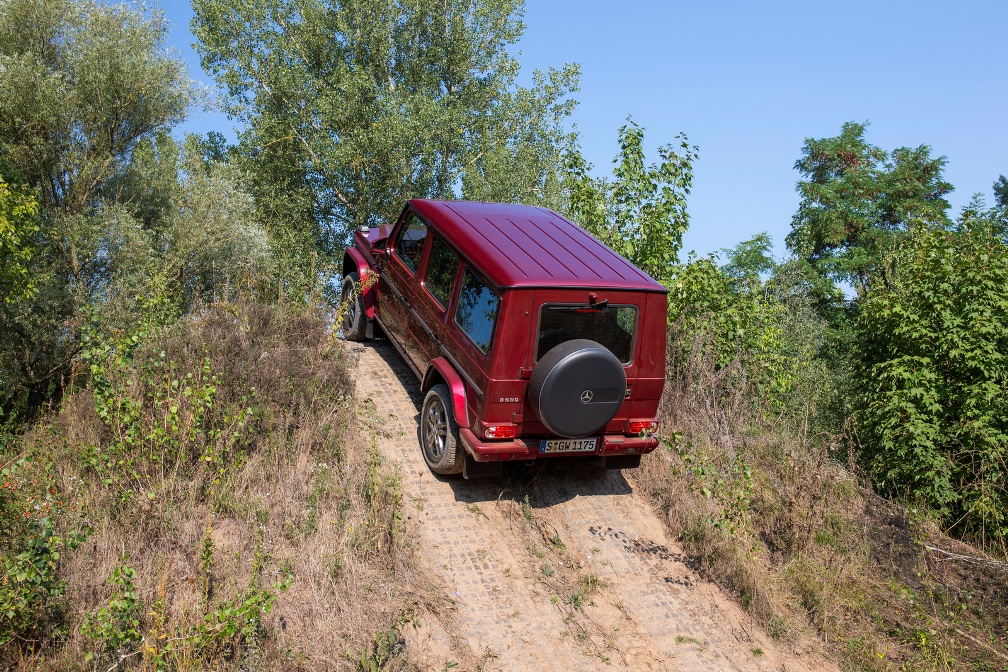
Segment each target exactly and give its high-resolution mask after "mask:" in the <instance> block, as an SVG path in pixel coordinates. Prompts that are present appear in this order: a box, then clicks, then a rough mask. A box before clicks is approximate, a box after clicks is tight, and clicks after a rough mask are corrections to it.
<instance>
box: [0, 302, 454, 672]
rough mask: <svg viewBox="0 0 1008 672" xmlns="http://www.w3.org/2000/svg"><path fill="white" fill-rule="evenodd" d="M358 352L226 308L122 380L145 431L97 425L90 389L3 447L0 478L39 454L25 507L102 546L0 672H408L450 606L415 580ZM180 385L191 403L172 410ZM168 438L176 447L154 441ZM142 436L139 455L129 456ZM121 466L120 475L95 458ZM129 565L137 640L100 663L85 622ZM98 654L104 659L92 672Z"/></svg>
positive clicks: (92, 549)
mask: <svg viewBox="0 0 1008 672" xmlns="http://www.w3.org/2000/svg"><path fill="white" fill-rule="evenodd" d="M345 352H346V351H345V349H344V348H343V347H342V344H341V343H339V342H336V341H334V340H333V339H332V337H331V334H330V332H329V330H328V329H327V327H326V322H325V321H324V320H323V319H321V318H320V317H318V316H312V315H304V314H287V313H284V312H283V311H282V310H280V309H276V308H270V307H266V306H258V305H237V306H236V305H219V306H213V307H211V308H210V309H208V310H207V311H206V312H205V314H203V315H201V316H200V317H199V318H198V319H194V320H192V321H190V322H187V323H185V324H182V325H179V326H178V327H177V328H175V329H173V330H172V331H171V333H169V334H168V335H167V336H165V337H163V338H161V339H159V340H158V342H156V343H150V344H147V345H145V346H143V347H142V348H141V349H140V350H138V351H137V352H136V353H135V354H134V356H133V359H132V360H131V362H130V363H129V365H128V367H127V368H126V369H125V370H124V371H120V372H118V373H117V374H116V375H117V376H118V377H117V378H115V382H116V384H117V385H119V386H120V387H119V388H117V389H119V390H120V394H121V395H122V396H123V397H125V398H129V399H132V400H133V401H135V402H138V404H139V408H140V410H139V411H137V413H138V414H139V420H137V421H136V423H134V425H130V424H129V423H123V422H111V423H110V422H107V421H103V420H102V419H100V418H99V416H98V414H97V413H96V410H95V409H96V404H95V396H94V394H93V390H92V388H90V387H86V388H84V389H79V390H78V391H77V392H76V393H74V394H72V395H70V396H69V398H68V399H67V401H66V402H65V403H64V405H63V408H62V410H61V411H60V412H59V413H58V414H57V415H56V416H55V417H53V418H51V419H48V420H45V421H43V422H41V423H40V424H38V425H37V426H36V427H34V428H32V429H31V430H30V431H28V432H27V433H26V434H25V435H24V436H22V437H20V439H19V440H18V441H17V446H16V448H14V449H13V450H10V448H11V447H10V446H8V450H7V452H6V454H4V455H2V456H0V465H3V464H9V463H11V462H13V460H14V458H15V457H17V456H21V457H27V458H28V463H27V466H25V467H23V468H22V473H21V477H22V480H23V481H24V483H25V487H26V488H29V489H31V488H33V489H32V490H31V493H29V494H27V495H25V494H24V493H22V494H21V495H19V496H26V497H27V499H25V500H24V501H26V502H33V501H34V502H39V501H50V502H52V503H53V506H54V507H55V508H53V509H52V511H51V513H50V517H51V519H53V520H55V521H56V525H57V527H58V528H59V530H60V531H66V530H70V529H74V528H82V527H90V528H91V529H92V530H93V531H92V532H91V533H90V535H89V536H88V538H87V539H86V541H85V542H84V543H83V544H82V545H81V546H80V548H78V549H77V550H76V551H73V552H67V553H64V555H63V556H62V559H61V560H60V561H59V575H60V577H62V578H63V579H65V581H66V596H65V599H63V600H62V601H61V603H60V608H59V609H58V610H57V612H58V613H55V614H54V615H53V617H52V621H51V622H49V623H47V624H46V626H47V627H44V628H39V629H37V630H36V631H34V632H33V633H31V634H30V636H28V635H24V634H22V635H21V637H20V639H16V640H15V641H13V642H12V643H10V644H9V645H8V646H6V647H5V648H4V649H3V650H2V651H0V669H76V668H81V669H91V668H95V667H98V663H99V662H100V663H101V665H100V667H101V669H106V668H108V667H110V666H112V665H115V664H117V663H118V665H119V668H120V669H122V668H127V667H128V668H134V669H148V668H150V669H154V667H156V666H157V665H156V663H157V662H158V661H159V660H160V661H163V665H164V668H165V669H179V670H196V669H206V668H208V667H213V668H214V669H246V670H252V669H263V670H266V669H312V670H325V669H333V670H335V669H341V670H343V669H352V668H355V667H358V666H362V654H363V657H364V659H365V661H364V663H366V665H365V667H367V668H370V665H371V663H372V662H374V663H376V664H377V666H378V667H377V668H376V669H407V668H409V666H410V663H409V651H408V650H407V649H406V647H405V644H404V641H405V640H404V639H403V637H402V636H401V631H402V630H403V629H404V628H406V627H407V624H408V623H410V622H411V621H412V620H413V618H414V615H415V614H417V613H421V612H422V613H430V612H435V613H437V612H443V611H444V610H445V609H446V607H445V605H444V604H443V599H442V598H441V597H440V594H441V593H440V591H439V590H438V587H437V585H436V583H435V582H433V581H432V580H431V579H430V578H429V577H428V576H426V575H424V574H423V572H422V571H421V570H420V569H419V568H418V565H417V562H416V556H415V549H414V548H412V547H411V545H410V542H409V540H410V539H411V538H413V535H411V534H409V531H408V530H407V529H406V525H407V523H406V522H405V521H404V520H403V519H402V517H401V516H400V508H401V502H400V491H399V483H398V478H397V476H396V475H395V474H392V473H389V471H388V469H387V468H386V467H384V466H383V465H382V464H381V462H380V459H379V457H378V453H377V451H376V450H375V448H374V445H373V431H375V428H374V427H373V426H371V425H369V424H368V420H367V417H366V413H362V409H360V408H358V407H357V405H356V403H355V401H354V398H353V382H352V378H351V376H350V371H349V368H348V362H347V361H346V359H345V358H346V354H345ZM152 362H161V363H162V364H161V365H159V366H160V367H161V368H157V367H154V368H151V366H150V365H151V363H152ZM165 362H171V363H172V366H171V367H167V368H166V367H165V366H164V365H163V364H164V363H165ZM152 371H153V373H152ZM166 371H168V372H169V373H167V374H165V372H166ZM186 374H193V377H192V378H187V377H186ZM159 375H160V376H162V378H158V376H159ZM164 375H167V378H164ZM172 377H175V378H178V379H179V380H181V381H182V382H181V384H180V385H179V386H178V390H179V393H178V394H177V395H176V396H175V397H172V399H170V400H169V401H168V402H166V403H161V404H160V405H159V404H158V403H156V402H155V400H156V399H157V395H158V394H159V392H158V390H159V389H160V390H162V391H163V390H166V389H167V390H170V389H171V387H170V380H169V379H170V378H172ZM186 381H188V382H189V384H190V386H191V387H193V388H197V389H206V387H207V386H212V387H213V388H214V390H213V393H212V394H213V397H212V404H211V405H210V407H209V408H202V410H201V407H198V405H197V404H196V403H195V402H191V401H189V399H190V398H191V397H189V396H184V395H182V394H181V390H182V387H183V386H185V384H186ZM193 381H196V382H193ZM78 387H80V385H78ZM253 388H254V393H253V392H252V389H253ZM162 401H164V400H162ZM173 405H174V406H177V409H176V410H175V411H174V412H172V411H170V408H171V407H172V406H173ZM166 409H169V410H166ZM243 410H244V411H246V412H245V413H244V415H243ZM201 413H202V415H200V414H201ZM173 424H174V426H176V427H181V429H176V430H173V431H174V434H172V436H174V437H176V438H175V439H173V440H172V441H173V442H172V441H169V442H168V444H166V445H168V446H169V448H165V447H164V446H161V445H160V444H157V441H154V440H153V439H150V440H149V439H146V438H143V437H148V436H153V435H155V434H156V432H155V429H156V428H158V427H161V428H164V427H168V426H171V425H173ZM130 426H135V427H140V428H141V430H140V431H138V432H137V433H136V434H137V435H138V436H140V437H141V439H142V440H139V441H137V442H136V443H135V444H131V445H130V446H127V448H129V450H128V451H122V450H120V451H119V452H117V450H116V449H114V448H113V447H114V446H117V445H119V444H118V443H117V442H121V439H122V436H124V435H125V434H126V433H127V432H126V430H124V427H126V428H128V427H130ZM186 427H191V428H193V431H192V432H191V433H190V434H188V435H187V434H186ZM215 427H216V428H218V429H220V428H224V430H225V431H223V432H221V433H220V435H218V434H215V433H214V431H213V428H215ZM179 436H182V437H183V438H182V439H178V438H177V437H179ZM187 436H188V438H185V437H187ZM208 446H209V447H210V448H208ZM126 454H128V455H133V456H134V457H135V460H134V461H133V462H129V463H127V464H126V465H125V466H124V465H123V464H122V463H120V464H119V465H118V466H117V465H112V466H111V467H110V466H109V465H107V464H104V463H103V462H101V460H99V461H98V462H97V464H96V463H94V462H93V460H94V459H95V455H100V456H102V457H101V459H106V458H110V457H116V456H118V457H119V458H120V459H121V458H122V456H123V455H126ZM127 459H128V458H127ZM89 460H91V461H92V462H91V463H90V464H89ZM126 472H129V474H128V475H127V474H126ZM33 481H34V482H33ZM40 481H41V483H42V486H39V482H40ZM41 487H45V488H47V489H48V490H49V491H50V492H43V491H42V490H41V489H40V488H41ZM43 495H45V498H48V499H45V498H43ZM19 501H20V500H19ZM56 502H58V505H57V504H56ZM123 564H128V565H129V566H131V567H132V568H133V569H134V570H135V572H136V577H135V592H136V595H137V597H138V599H139V602H140V603H141V608H140V609H139V610H137V611H135V617H136V618H137V629H138V632H139V635H138V636H136V637H133V638H132V639H130V638H129V637H127V644H126V645H125V646H120V647H116V648H114V649H108V650H103V648H102V647H103V645H104V643H105V641H107V640H97V641H96V640H95V638H93V637H87V636H85V635H84V634H82V626H83V624H84V622H85V619H86V618H87V617H88V615H89V614H90V615H92V616H91V618H92V619H94V618H95V616H94V615H95V614H96V613H97V610H99V609H100V608H102V607H104V606H107V605H108V603H109V599H110V598H111V597H114V596H115V595H116V592H115V591H114V589H113V587H112V586H111V585H110V584H109V582H108V579H109V577H110V576H111V575H112V573H113V571H114V570H115V569H116V568H118V567H120V566H121V565H123ZM285 586H288V587H286V589H284V587H285ZM250 599H252V600H253V603H252V607H250V608H248V609H246V610H245V611H244V612H242V611H241V609H242V606H243V605H245V604H248V600H250ZM256 599H258V600H260V601H259V602H255V601H254V600H256ZM264 606H271V607H272V608H271V609H269V610H268V613H266V609H264V608H263V607H264ZM229 610H231V611H229ZM236 613H237V616H236V615H235V614H236ZM228 619H231V620H230V621H229V620H228ZM105 620H106V621H109V622H112V623H113V624H114V625H116V627H120V628H122V627H124V626H123V622H117V621H116V620H115V619H108V618H106V619H105ZM229 624H230V625H236V627H237V632H234V633H232V632H230V630H228V626H229ZM88 653H92V654H96V655H97V656H98V658H97V659H96V660H95V661H94V662H88V663H86V664H85V656H86V655H87V654H88ZM464 653H465V652H463V654H464Z"/></svg>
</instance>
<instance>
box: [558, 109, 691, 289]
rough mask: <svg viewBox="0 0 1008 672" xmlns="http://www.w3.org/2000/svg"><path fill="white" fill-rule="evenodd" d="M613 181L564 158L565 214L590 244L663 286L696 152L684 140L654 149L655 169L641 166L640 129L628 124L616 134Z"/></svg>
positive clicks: (673, 260)
mask: <svg viewBox="0 0 1008 672" xmlns="http://www.w3.org/2000/svg"><path fill="white" fill-rule="evenodd" d="M619 144H620V154H619V156H618V157H616V158H615V159H613V163H614V164H616V168H615V169H614V170H613V179H612V180H611V181H610V180H608V179H605V178H594V177H592V176H591V175H590V172H591V169H592V167H591V165H589V164H587V163H586V162H585V161H584V159H583V157H581V155H580V154H579V153H578V152H576V151H571V152H568V153H567V154H566V165H565V177H564V186H565V187H566V189H567V194H568V206H567V208H566V211H567V212H568V213H569V214H570V216H571V218H572V219H573V220H574V221H576V222H577V223H578V224H580V225H581V226H582V227H583V228H584V229H585V230H586V231H588V232H589V233H591V234H592V235H594V236H595V237H596V238H599V239H600V240H603V241H605V242H606V243H607V244H609V245H610V246H611V247H612V248H613V249H614V250H616V251H617V252H619V253H620V254H622V255H623V256H624V257H626V258H627V259H629V260H630V261H632V262H633V263H634V264H636V265H637V266H638V267H639V268H641V269H642V270H644V271H645V272H647V273H649V274H650V275H651V277H653V278H655V279H656V280H658V282H661V283H663V284H666V285H668V283H669V281H670V279H671V277H672V274H673V272H674V265H675V264H677V263H678V261H679V249H680V248H681V247H682V236H683V233H685V232H686V229H687V228H688V227H689V215H688V213H687V211H686V197H687V196H688V195H689V193H690V189H691V188H692V186H693V162H694V161H695V160H696V158H697V147H696V146H695V145H690V144H689V142H688V140H687V139H686V136H685V135H683V134H679V135H678V136H676V143H675V144H674V145H673V144H668V145H663V146H661V147H659V148H658V157H659V159H660V160H661V162H660V163H658V164H651V165H646V164H645V158H644V129H643V128H641V127H640V126H638V125H637V124H635V123H634V122H633V121H632V120H630V119H628V120H627V123H626V124H625V125H623V126H622V127H621V128H620V130H619Z"/></svg>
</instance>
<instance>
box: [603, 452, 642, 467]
mask: <svg viewBox="0 0 1008 672" xmlns="http://www.w3.org/2000/svg"><path fill="white" fill-rule="evenodd" d="M640 458H641V456H640V455H613V456H612V457H607V458H605V461H606V467H607V468H609V469H636V468H637V467H639V466H640Z"/></svg>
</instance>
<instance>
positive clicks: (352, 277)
mask: <svg viewBox="0 0 1008 672" xmlns="http://www.w3.org/2000/svg"><path fill="white" fill-rule="evenodd" d="M340 303H341V304H342V310H343V319H342V321H341V322H340V326H341V327H343V337H344V338H345V339H347V340H348V341H363V340H364V339H365V338H366V336H367V315H365V314H364V297H363V296H362V295H361V291H360V277H359V276H358V275H357V274H356V273H347V274H346V275H345V276H344V277H343V288H342V291H341V292H340Z"/></svg>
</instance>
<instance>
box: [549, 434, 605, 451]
mask: <svg viewBox="0 0 1008 672" xmlns="http://www.w3.org/2000/svg"><path fill="white" fill-rule="evenodd" d="M596 445H598V439H597V438H591V439H546V440H543V441H541V442H540V443H539V453H540V454H545V453H590V452H592V451H593V450H595V446H596Z"/></svg>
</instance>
